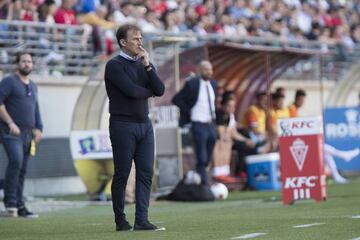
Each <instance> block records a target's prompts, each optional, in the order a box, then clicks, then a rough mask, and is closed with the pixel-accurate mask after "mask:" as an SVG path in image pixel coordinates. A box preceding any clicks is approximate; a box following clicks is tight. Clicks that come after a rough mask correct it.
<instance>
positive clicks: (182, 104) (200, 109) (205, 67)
mask: <svg viewBox="0 0 360 240" xmlns="http://www.w3.org/2000/svg"><path fill="white" fill-rule="evenodd" d="M199 73H200V75H199V76H195V77H194V78H192V79H190V80H188V81H187V82H186V83H185V86H184V88H183V89H181V90H180V91H179V92H178V93H177V94H176V95H175V96H174V98H173V100H172V101H173V103H174V104H175V105H176V106H178V107H179V108H180V120H179V125H180V126H184V125H185V124H187V123H189V122H191V130H192V135H193V139H194V145H195V153H196V158H197V163H196V171H197V172H198V173H199V174H200V176H201V183H202V184H208V178H207V172H206V168H207V166H208V164H209V163H210V161H211V157H212V152H213V149H214V145H215V141H216V126H215V118H216V116H215V92H216V86H217V85H216V81H215V80H213V79H212V74H213V69H212V65H211V63H210V62H209V61H201V62H200V64H199Z"/></svg>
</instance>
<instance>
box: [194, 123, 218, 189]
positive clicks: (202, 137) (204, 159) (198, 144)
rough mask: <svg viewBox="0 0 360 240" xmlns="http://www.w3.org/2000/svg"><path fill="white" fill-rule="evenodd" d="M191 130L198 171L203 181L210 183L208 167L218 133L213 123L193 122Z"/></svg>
mask: <svg viewBox="0 0 360 240" xmlns="http://www.w3.org/2000/svg"><path fill="white" fill-rule="evenodd" d="M191 130H192V135H193V140H194V145H195V154H196V159H197V162H196V171H197V172H198V173H199V174H200V176H201V183H202V184H208V177H207V172H206V168H207V166H208V165H209V163H210V162H211V158H212V153H213V150H214V146H215V142H216V138H217V134H216V128H215V125H214V124H212V123H201V122H192V123H191Z"/></svg>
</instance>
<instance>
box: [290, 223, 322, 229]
mask: <svg viewBox="0 0 360 240" xmlns="http://www.w3.org/2000/svg"><path fill="white" fill-rule="evenodd" d="M323 224H325V223H310V224H303V225H295V226H293V228H307V227H313V226H319V225H323Z"/></svg>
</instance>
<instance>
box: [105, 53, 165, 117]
mask: <svg viewBox="0 0 360 240" xmlns="http://www.w3.org/2000/svg"><path fill="white" fill-rule="evenodd" d="M105 87H106V92H107V94H108V97H109V112H110V115H111V118H112V119H114V120H119V121H124V122H146V121H147V120H148V114H149V107H148V101H147V99H148V98H149V97H152V96H162V95H163V94H164V91H165V86H164V84H163V83H162V81H161V80H160V79H159V77H158V76H157V74H156V72H155V70H154V68H153V69H152V70H150V71H146V70H145V68H144V65H143V64H142V63H141V61H140V60H137V61H131V60H128V59H125V58H124V57H122V56H120V55H118V56H116V57H114V58H112V59H111V60H110V61H109V62H108V63H107V64H106V67H105Z"/></svg>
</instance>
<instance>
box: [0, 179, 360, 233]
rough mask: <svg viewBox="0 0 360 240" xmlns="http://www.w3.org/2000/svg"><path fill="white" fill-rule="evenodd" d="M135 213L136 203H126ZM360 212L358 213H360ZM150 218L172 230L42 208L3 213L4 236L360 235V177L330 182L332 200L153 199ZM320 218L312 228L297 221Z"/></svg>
mask: <svg viewBox="0 0 360 240" xmlns="http://www.w3.org/2000/svg"><path fill="white" fill-rule="evenodd" d="M126 211H127V215H128V220H129V221H130V222H131V223H132V222H133V219H134V205H129V206H127V207H126ZM356 216H357V217H356ZM150 219H151V221H152V222H154V223H155V224H156V225H158V226H163V227H166V231H158V232H144V231H143V232H115V226H114V223H113V213H112V209H111V206H88V207H85V208H76V209H67V210H61V211H56V212H49V213H42V214H41V216H40V218H38V219H32V220H31V219H20V218H17V219H4V218H2V219H0V239H1V240H7V239H9V240H10V239H11V240H15V239H19V240H20V239H21V240H23V239H24V240H27V239H29V240H30V239H33V240H46V239H57V240H79V239H84V240H91V239H94V240H95V239H96V240H106V239H109V240H110V239H111V240H114V239H147V240H150V239H156V240H157V239H166V240H172V239H201V240H202V239H204V240H207V239H209V240H211V239H217V240H219V239H224V240H225V239H241V238H240V236H244V235H246V234H252V233H265V234H266V235H262V236H257V237H254V238H249V239H291V240H292V239H294V240H295V239H299V240H300V239H301V240H304V239H317V240H320V239H324V240H325V239H326V240H328V239H339V240H342V239H344V240H346V239H349V240H350V239H360V178H355V179H352V180H351V182H350V183H349V184H346V185H334V184H332V185H329V186H328V200H327V201H326V202H321V203H315V202H312V201H306V202H298V203H295V204H294V205H292V206H286V207H284V206H283V205H282V203H281V193H280V192H232V193H231V194H230V196H229V198H228V199H227V200H225V201H216V202H207V203H178V202H152V203H151V207H150ZM314 223H316V224H318V225H314V226H310V227H306V228H294V226H296V225H306V224H314Z"/></svg>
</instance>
